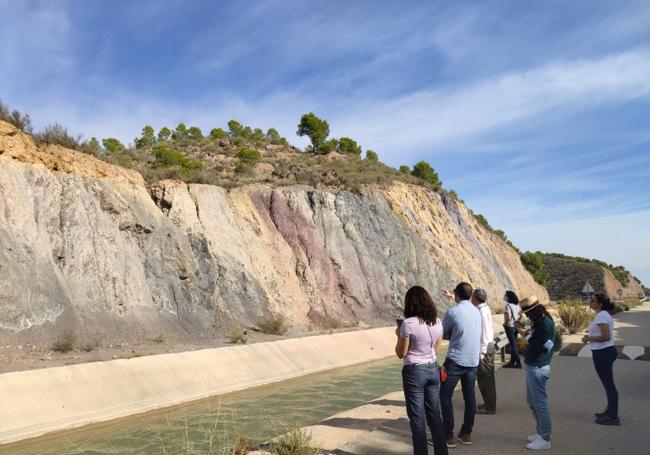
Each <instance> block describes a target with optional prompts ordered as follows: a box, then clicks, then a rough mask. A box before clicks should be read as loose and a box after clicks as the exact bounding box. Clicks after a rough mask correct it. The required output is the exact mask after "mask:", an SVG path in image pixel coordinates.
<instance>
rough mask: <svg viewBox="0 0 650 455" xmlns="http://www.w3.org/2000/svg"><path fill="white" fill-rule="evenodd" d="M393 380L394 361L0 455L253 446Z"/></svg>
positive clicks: (373, 394) (386, 387)
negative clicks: (244, 442)
mask: <svg viewBox="0 0 650 455" xmlns="http://www.w3.org/2000/svg"><path fill="white" fill-rule="evenodd" d="M401 381H402V380H401V362H400V361H399V360H398V359H395V358H392V359H386V360H380V361H376V362H371V363H366V364H363V365H358V366H353V367H347V368H342V369H337V370H334V371H330V372H325V373H318V374H313V375H309V376H306V377H303V378H299V379H295V380H291V381H287V382H283V383H279V384H274V385H269V386H265V387H259V388H255V389H252V390H248V391H243V392H237V393H232V394H228V395H222V396H220V397H215V398H213V399H209V400H203V401H201V402H198V403H194V404H189V405H182V406H177V407H174V408H171V409H168V410H166V411H159V412H156V413H149V414H146V415H143V416H135V417H130V418H127V419H121V420H118V421H115V422H112V423H108V424H102V425H100V426H95V427H87V428H83V429H79V430H75V431H70V432H66V433H63V434H59V435H57V436H50V437H44V438H40V439H37V440H33V441H30V442H26V443H23V444H18V445H13V446H10V447H6V448H0V453H2V454H5V453H6V454H9V453H11V455H36V454H38V455H79V454H84V455H91V454H92V455H100V454H102V455H103V454H128V455H135V454H138V455H140V454H142V455H149V454H151V455H153V454H156V455H161V454H166V455H177V454H185V453H187V452H186V451H184V450H185V448H186V447H187V445H188V442H189V443H191V444H193V446H194V451H193V452H192V453H193V454H194V455H199V454H201V455H202V454H204V453H208V451H207V448H208V443H207V441H206V440H207V439H208V438H209V437H210V436H212V437H213V439H214V440H215V441H217V442H218V444H223V443H224V442H228V441H232V440H233V439H234V437H236V436H238V435H241V436H244V437H245V438H246V439H248V440H249V441H250V442H252V443H253V444H258V443H260V442H263V441H265V440H267V439H269V438H271V437H273V436H276V435H278V434H281V433H283V432H285V431H287V429H288V428H291V427H296V426H305V425H311V424H314V423H316V422H318V421H320V420H323V419H324V418H326V417H329V416H330V415H332V414H335V413H337V412H340V411H343V410H346V409H350V408H354V407H356V406H360V405H362V404H364V403H367V402H368V401H370V400H373V399H375V398H377V397H380V396H382V395H385V394H386V393H388V392H392V391H395V390H401V388H402V382H401ZM214 453H221V451H220V450H219V451H215V452H214Z"/></svg>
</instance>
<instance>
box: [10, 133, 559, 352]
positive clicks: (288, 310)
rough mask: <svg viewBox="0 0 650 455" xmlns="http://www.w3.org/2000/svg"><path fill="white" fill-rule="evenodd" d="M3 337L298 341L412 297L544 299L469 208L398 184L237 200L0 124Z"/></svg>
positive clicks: (293, 190) (376, 319)
mask: <svg viewBox="0 0 650 455" xmlns="http://www.w3.org/2000/svg"><path fill="white" fill-rule="evenodd" d="M0 273H1V276H2V280H1V281H0V339H1V340H3V341H4V340H17V339H29V340H39V341H41V342H42V343H49V342H51V341H52V340H53V339H54V338H55V337H56V336H58V335H59V334H60V333H61V331H62V330H64V329H70V330H73V331H74V332H75V333H77V334H80V335H83V334H100V335H101V336H102V337H104V339H106V340H111V339H122V340H133V341H137V340H140V339H143V338H145V337H150V336H153V335H155V334H158V333H161V332H165V333H167V334H169V335H170V336H174V337H185V338H192V337H211V336H214V335H215V334H219V333H224V331H226V330H228V329H229V328H230V327H232V326H233V325H235V324H241V325H244V326H250V327H254V326H255V324H256V321H257V320H258V319H259V318H260V317H263V316H266V315H269V314H271V313H281V314H283V315H285V316H286V317H287V318H288V320H289V322H290V324H291V325H292V327H294V328H295V329H296V330H306V329H308V328H310V327H312V328H318V327H336V326H356V325H358V324H359V323H361V324H368V325H373V324H379V323H385V322H388V321H392V319H393V318H394V317H395V316H396V315H398V314H399V313H400V311H401V305H402V299H403V296H404V293H405V291H406V290H407V289H408V287H409V286H411V285H413V284H420V285H423V286H425V287H426V288H427V289H429V290H431V291H432V294H433V295H434V298H435V299H436V301H437V302H439V303H441V304H443V305H444V303H445V302H446V300H445V299H444V298H443V297H442V295H441V294H440V290H441V289H442V288H449V287H452V286H453V284H454V283H455V282H456V281H458V280H469V281H470V282H472V283H474V284H475V285H477V286H481V287H484V288H486V289H487V291H488V293H489V296H490V303H491V304H492V305H497V304H499V302H500V297H501V296H502V295H503V292H504V291H505V290H506V289H514V290H516V291H518V292H519V293H520V294H527V293H535V294H537V295H538V296H540V297H541V298H542V299H547V298H548V296H547V293H546V291H545V289H544V288H542V287H541V286H540V285H538V284H537V283H535V282H534V280H533V279H532V277H531V276H530V274H529V273H528V272H527V271H526V270H525V269H524V267H523V266H522V264H521V261H520V259H519V255H518V253H517V252H516V251H514V250H513V249H512V248H511V247H510V246H508V245H506V243H505V242H504V241H503V240H502V239H501V238H500V237H499V236H497V235H495V234H494V233H493V232H491V231H489V230H487V229H486V228H484V227H483V226H481V225H480V224H479V223H478V222H477V221H476V219H475V218H474V217H473V216H472V214H471V212H470V211H469V210H468V209H467V208H466V207H465V206H464V205H463V204H462V203H461V202H459V201H457V200H456V199H454V198H451V197H447V196H446V195H445V193H438V192H434V191H431V190H428V189H426V188H423V187H421V186H415V185H409V184H407V183H403V182H396V183H394V184H392V185H388V186H382V187H379V186H376V187H372V186H368V187H365V188H364V189H363V190H362V191H359V192H354V193H352V192H347V191H341V190H336V189H315V188H313V187H309V186H301V185H294V186H284V187H272V186H269V185H266V186H265V185H250V186H244V187H240V188H233V189H225V188H222V187H218V186H213V185H205V184H186V183H183V182H180V181H175V180H163V181H159V182H156V183H153V184H147V183H145V181H144V179H143V178H142V176H141V175H140V174H139V173H138V172H135V171H132V170H128V169H124V168H121V167H118V166H114V165H111V164H109V163H106V162H103V161H100V160H98V159H96V158H94V157H93V156H90V155H87V154H83V153H79V152H75V151H72V150H69V149H65V148H62V147H59V146H55V145H47V146H44V145H38V144H36V143H35V142H34V141H33V140H32V138H31V137H30V136H28V135H26V134H23V133H22V132H20V131H19V130H17V129H16V128H14V127H13V126H11V125H10V124H8V123H5V122H1V121H0Z"/></svg>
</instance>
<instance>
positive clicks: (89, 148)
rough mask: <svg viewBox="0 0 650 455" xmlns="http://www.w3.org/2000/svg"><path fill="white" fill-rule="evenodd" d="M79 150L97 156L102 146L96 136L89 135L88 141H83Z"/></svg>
mask: <svg viewBox="0 0 650 455" xmlns="http://www.w3.org/2000/svg"><path fill="white" fill-rule="evenodd" d="M79 150H80V151H82V152H84V153H88V154H90V155H95V156H99V155H101V153H102V146H101V145H100V143H99V141H98V140H97V138H96V137H91V138H90V140H89V141H85V142H83V143H82V144H81V145H80V146H79Z"/></svg>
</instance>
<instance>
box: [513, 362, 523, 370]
mask: <svg viewBox="0 0 650 455" xmlns="http://www.w3.org/2000/svg"><path fill="white" fill-rule="evenodd" d="M513 368H517V369H519V370H521V363H518V364H517V365H515V366H514V367H513Z"/></svg>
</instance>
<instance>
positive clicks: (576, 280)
mask: <svg viewBox="0 0 650 455" xmlns="http://www.w3.org/2000/svg"><path fill="white" fill-rule="evenodd" d="M541 259H542V262H543V269H542V271H543V274H545V275H546V277H547V280H546V283H545V285H546V289H547V290H548V293H549V297H550V298H551V299H553V300H561V299H575V298H578V297H580V296H581V292H582V289H583V287H584V285H585V283H587V282H588V283H589V284H591V286H592V287H593V288H594V290H595V291H596V292H601V293H604V294H606V295H608V296H609V297H610V298H612V299H615V298H617V297H618V295H617V291H618V289H622V290H623V298H627V297H634V298H638V297H639V296H640V295H643V289H642V286H641V283H639V281H638V280H637V279H636V278H635V277H633V276H632V275H631V274H630V273H629V272H628V271H627V270H625V269H624V268H623V267H621V266H618V267H614V266H612V265H611V264H606V263H604V262H602V261H599V260H595V259H585V258H580V257H572V256H565V255H562V254H559V253H547V254H541Z"/></svg>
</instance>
